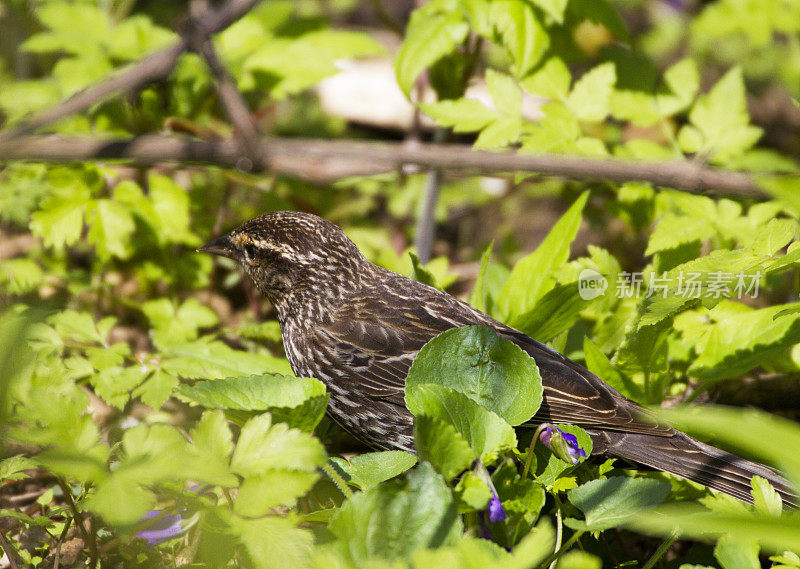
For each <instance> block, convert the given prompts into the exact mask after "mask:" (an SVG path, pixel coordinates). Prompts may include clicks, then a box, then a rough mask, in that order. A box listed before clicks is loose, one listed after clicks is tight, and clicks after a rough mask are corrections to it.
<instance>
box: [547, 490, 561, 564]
mask: <svg viewBox="0 0 800 569" xmlns="http://www.w3.org/2000/svg"><path fill="white" fill-rule="evenodd" d="M553 499H554V500H555V501H556V550H558V549H559V548H560V547H561V540H562V539H564V519H563V515H562V514H561V500H559V499H558V494H556V493H553ZM555 564H556V559H553V562H552V563H550V569H553V567H555Z"/></svg>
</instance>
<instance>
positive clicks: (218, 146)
mask: <svg viewBox="0 0 800 569" xmlns="http://www.w3.org/2000/svg"><path fill="white" fill-rule="evenodd" d="M259 145H260V155H261V156H262V157H263V161H264V168H265V169H267V170H269V171H270V172H272V173H275V174H284V175H288V176H295V177H298V178H301V179H304V180H308V181H312V182H329V181H332V180H337V179H339V178H343V177H346V176H359V175H370V174H378V173H382V172H389V171H392V170H394V169H397V168H398V167H400V166H402V165H404V164H416V165H419V166H422V167H427V168H440V169H442V170H445V171H450V172H453V171H456V172H468V173H502V172H532V173H538V174H544V175H550V176H561V177H564V178H570V179H575V180H606V181H610V182H618V183H623V182H634V181H639V182H651V183H653V184H655V185H657V186H664V187H668V188H678V189H683V190H686V191H690V192H694V193H706V194H718V195H738V196H746V197H763V193H762V192H761V190H760V189H759V188H758V186H757V185H756V183H755V182H754V180H753V178H752V177H751V176H750V175H749V174H746V173H743V172H736V171H727V170H719V169H714V168H709V167H707V166H704V165H701V164H698V163H694V162H638V161H630V160H617V159H596V158H584V157H578V156H561V155H552V154H542V155H529V154H517V153H513V152H485V151H475V150H472V149H471V148H469V147H468V146H464V145H458V144H422V143H415V144H413V145H406V144H403V143H390V142H361V141H359V142H355V141H350V140H315V139H299V138H279V137H264V138H261V139H260V141H259ZM119 159H121V160H126V161H131V162H134V163H135V164H137V165H140V166H149V165H153V164H159V163H162V162H171V161H175V162H186V163H196V164H215V165H218V166H224V167H229V168H237V167H238V168H240V169H244V170H250V168H249V165H247V164H246V165H244V166H242V160H246V161H247V162H249V160H247V159H246V158H244V157H243V156H242V154H241V151H240V148H239V144H238V143H237V142H236V141H233V140H222V141H210V142H206V141H199V140H188V139H183V138H179V137H170V136H157V135H148V136H141V137H138V138H134V139H129V140H104V139H100V138H93V137H69V138H64V137H59V136H47V135H34V136H26V137H21V138H18V139H15V140H13V141H7V142H0V161H8V160H31V161H38V162H76V161H87V160H106V161H107V160H119Z"/></svg>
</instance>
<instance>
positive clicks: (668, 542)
mask: <svg viewBox="0 0 800 569" xmlns="http://www.w3.org/2000/svg"><path fill="white" fill-rule="evenodd" d="M679 536H680V534H679V533H678V532H677V531H673V532H672V533H671V534H670V536H669V537H668V538H667V539H665V540H664V542H663V543H662V544H661V545H660V546H658V549H656V551H655V553H653V556H652V557H651V558H650V559H648V560H647V563H645V564H644V565H642V569H653V567H655V565H656V563H658V560H659V559H661V558H662V557H663V556H664V554H665V553H666V552H667V550H669V548H670V547H672V544H673V543H675V542H676V541H677V540H678V537H679Z"/></svg>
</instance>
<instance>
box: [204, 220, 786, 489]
mask: <svg viewBox="0 0 800 569" xmlns="http://www.w3.org/2000/svg"><path fill="white" fill-rule="evenodd" d="M200 250H201V251H205V252H208V253H214V254H217V255H223V256H226V257H230V258H231V259H234V260H235V261H237V262H239V264H240V265H241V266H242V268H243V270H244V271H245V272H246V273H247V274H248V275H249V276H250V278H252V280H253V281H254V282H255V284H256V285H257V286H258V288H259V289H260V290H261V292H262V293H264V294H265V295H266V297H267V298H268V299H269V300H270V301H271V302H272V303H273V304H274V305H275V308H276V310H277V313H278V319H279V321H280V325H281V331H282V334H283V343H284V347H285V349H286V355H287V357H288V359H289V362H290V363H291V365H292V369H293V370H294V372H295V374H296V375H298V376H310V377H316V378H318V379H320V380H322V381H323V382H324V383H325V384H326V386H327V387H328V390H329V392H330V394H331V398H330V404H329V408H328V411H329V414H330V415H331V416H332V417H333V419H334V420H336V422H338V423H339V424H340V425H341V426H342V427H344V428H345V430H347V431H348V432H350V433H352V434H353V435H354V436H356V437H357V438H358V439H360V440H362V441H363V442H365V443H367V444H368V445H370V446H372V447H374V448H381V449H404V450H413V418H412V416H411V414H410V413H409V412H408V410H407V409H406V407H405V401H404V392H403V387H404V382H405V377H406V374H407V373H408V370H409V367H410V366H411V362H412V361H413V359H414V357H415V356H416V354H417V352H418V351H419V350H420V348H421V347H422V346H423V345H424V344H425V343H426V342H427V341H428V340H430V339H432V338H433V337H434V336H436V335H437V334H439V333H440V332H443V331H445V330H448V329H450V328H454V327H460V326H467V325H472V324H483V325H486V326H490V327H492V328H494V329H495V330H496V331H497V332H498V333H499V334H500V335H501V336H502V337H505V338H507V339H509V340H511V341H512V342H514V343H516V344H517V345H518V346H520V347H521V348H522V349H523V350H525V351H526V352H527V353H528V354H530V355H531V356H532V357H533V358H534V359H535V360H536V363H537V365H538V366H539V370H540V372H541V375H542V383H543V385H544V402H543V404H542V406H541V408H540V410H539V412H538V413H537V414H536V416H535V417H534V419H533V421H532V422H534V423H541V422H553V423H573V424H576V425H579V426H581V427H583V428H584V429H586V431H587V432H588V433H589V434H590V436H591V437H592V441H593V443H594V449H593V451H592V452H593V454H602V455H605V456H609V457H618V458H623V459H627V460H630V461H633V462H635V463H638V464H641V465H645V466H649V467H652V468H656V469H659V470H663V471H666V472H671V473H673V474H676V475H678V476H682V477H684V478H688V479H689V480H694V481H696V482H700V483H702V484H705V485H707V486H710V487H711V488H715V489H717V490H719V491H721V492H724V493H726V494H730V495H731V496H735V497H736V498H739V499H741V500H745V501H752V498H751V496H750V492H749V489H750V479H751V478H752V476H753V475H759V476H762V477H764V478H766V479H768V480H770V481H771V482H772V484H773V485H774V486H775V487H776V488H777V489H778V490H779V492H780V493H781V495H782V496H783V498H784V500H785V501H786V502H789V503H796V501H797V498H796V496H795V494H794V492H793V491H792V490H791V489H790V488H789V486H788V484H787V483H786V481H785V480H784V479H783V478H782V477H781V476H780V475H779V474H778V473H776V472H775V471H773V470H772V469H769V468H767V467H765V466H762V465H760V464H756V463H753V462H750V461H747V460H744V459H742V458H740V457H738V456H736V455H733V454H730V453H727V452H724V451H722V450H719V449H717V448H714V447H711V446H709V445H706V444H703V443H701V442H698V441H696V440H694V439H692V438H690V437H688V436H687V435H685V434H683V433H681V432H679V431H676V430H674V429H672V428H670V427H667V426H663V425H655V424H653V423H651V422H648V421H646V420H642V419H641V417H642V416H643V415H646V411H645V410H644V409H642V408H641V407H640V406H639V405H637V404H636V403H634V402H632V401H630V400H628V399H626V398H625V397H623V396H622V395H621V394H619V393H618V392H617V391H615V390H614V389H612V388H611V387H610V386H608V385H607V384H606V383H604V382H603V381H602V380H601V379H600V378H598V377H597V376H595V375H594V374H592V373H591V372H589V371H588V370H586V369H584V368H583V367H581V366H580V365H578V364H576V363H575V362H573V361H571V360H569V359H567V358H566V357H564V356H563V355H561V354H559V353H558V352H556V351H554V350H552V349H550V348H549V347H547V346H545V345H544V344H541V343H539V342H537V341H535V340H533V339H532V338H530V337H528V336H526V335H525V334H523V333H522V332H519V331H517V330H514V329H513V328H509V327H508V326H506V325H504V324H501V323H500V322H497V321H495V320H493V319H492V318H490V317H489V316H487V315H486V314H484V313H482V312H480V311H478V310H476V309H474V308H472V307H471V306H469V305H468V304H466V303H464V302H462V301H461V300H459V299H457V298H455V297H453V296H450V295H448V294H446V293H443V292H440V291H438V290H436V289H434V288H431V287H428V286H426V285H423V284H420V283H418V282H416V281H414V280H411V279H409V278H406V277H403V276H401V275H398V274H396V273H393V272H391V271H388V270H386V269H383V268H381V267H378V266H376V265H374V264H372V263H370V262H369V261H367V259H366V258H365V257H364V256H363V255H362V254H361V252H360V251H359V250H358V249H357V248H356V246H355V245H354V244H353V242H352V241H350V239H348V238H347V236H346V235H345V234H344V232H343V231H341V230H340V229H339V228H338V227H336V226H335V225H333V224H332V223H330V222H328V221H326V220H324V219H321V218H319V217H317V216H314V215H310V214H305V213H297V212H274V213H267V214H264V215H261V216H259V217H256V218H254V219H252V220H250V221H248V222H247V223H245V224H244V225H242V226H241V227H239V228H238V229H235V230H234V231H232V232H231V233H230V234H228V235H226V236H223V237H221V238H219V239H217V240H215V241H212V242H211V243H209V244H207V245H206V246H204V247H202V248H201V249H200Z"/></svg>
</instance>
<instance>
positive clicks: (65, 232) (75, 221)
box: [31, 186, 89, 249]
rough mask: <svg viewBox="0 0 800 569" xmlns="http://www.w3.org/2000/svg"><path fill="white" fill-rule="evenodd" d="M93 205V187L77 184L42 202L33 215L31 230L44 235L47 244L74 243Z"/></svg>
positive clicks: (52, 245)
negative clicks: (91, 203) (88, 206)
mask: <svg viewBox="0 0 800 569" xmlns="http://www.w3.org/2000/svg"><path fill="white" fill-rule="evenodd" d="M88 204H89V188H88V187H86V186H74V187H72V188H69V189H68V190H62V191H60V192H59V193H56V194H54V195H52V196H50V197H48V198H46V199H45V200H44V201H43V202H42V206H41V209H40V210H39V211H37V212H35V213H34V214H33V215H32V216H31V231H32V232H33V233H34V235H38V236H39V237H41V238H42V241H43V242H44V245H45V246H46V247H53V248H55V249H62V248H63V247H64V246H65V245H74V244H75V243H76V242H77V241H78V239H79V238H80V236H81V231H82V230H83V215H84V213H85V211H86V207H87V205H88Z"/></svg>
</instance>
